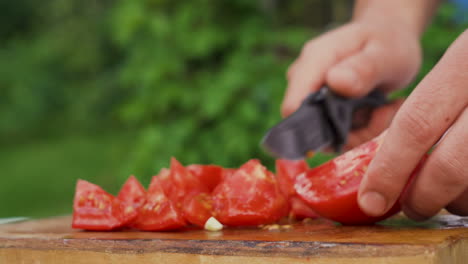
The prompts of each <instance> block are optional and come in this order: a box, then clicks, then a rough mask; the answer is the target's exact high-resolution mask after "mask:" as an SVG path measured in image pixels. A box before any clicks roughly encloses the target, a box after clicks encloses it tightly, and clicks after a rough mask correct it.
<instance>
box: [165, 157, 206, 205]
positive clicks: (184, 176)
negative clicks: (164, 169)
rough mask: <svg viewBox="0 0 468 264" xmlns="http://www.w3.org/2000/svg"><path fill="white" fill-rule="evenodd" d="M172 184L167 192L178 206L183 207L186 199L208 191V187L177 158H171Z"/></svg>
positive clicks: (170, 177) (170, 175)
mask: <svg viewBox="0 0 468 264" xmlns="http://www.w3.org/2000/svg"><path fill="white" fill-rule="evenodd" d="M169 181H170V186H169V187H168V192H166V194H167V196H168V197H169V199H170V200H171V201H172V202H173V203H174V205H175V206H176V207H177V208H182V205H183V203H184V201H185V199H186V198H187V197H189V196H193V195H196V194H198V193H203V192H205V193H208V192H209V190H208V188H207V187H206V186H205V185H203V184H202V182H201V181H200V179H198V178H197V177H195V176H194V175H193V174H192V172H190V171H189V170H188V169H187V168H185V167H184V166H182V164H180V162H179V161H177V160H176V159H175V158H172V159H171V169H170V174H169Z"/></svg>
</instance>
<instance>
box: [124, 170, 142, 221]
mask: <svg viewBox="0 0 468 264" xmlns="http://www.w3.org/2000/svg"><path fill="white" fill-rule="evenodd" d="M117 199H119V200H120V201H121V202H122V203H123V205H125V206H132V207H133V209H135V210H134V211H133V212H132V213H130V214H128V215H127V217H126V219H125V220H124V221H125V222H127V223H129V225H131V222H132V221H133V220H135V219H136V217H137V214H138V213H137V212H138V209H139V208H140V207H141V206H142V205H143V204H144V203H145V201H146V190H145V188H144V187H143V186H142V185H141V183H140V182H139V181H138V180H137V179H136V178H135V176H133V175H131V176H130V177H129V178H128V179H127V181H126V182H125V183H124V185H123V186H122V188H121V189H120V191H119V194H118V195H117Z"/></svg>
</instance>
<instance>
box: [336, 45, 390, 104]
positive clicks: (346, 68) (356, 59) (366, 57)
mask: <svg viewBox="0 0 468 264" xmlns="http://www.w3.org/2000/svg"><path fill="white" fill-rule="evenodd" d="M382 57H383V56H382V55H381V54H378V52H377V50H375V49H374V50H373V49H370V48H369V46H366V47H365V48H364V49H362V50H361V51H360V52H357V53H355V54H354V55H353V56H350V57H348V58H346V59H344V60H343V61H341V62H340V63H338V64H337V65H335V66H334V67H333V68H331V69H330V70H329V71H328V73H327V83H328V84H329V85H330V87H332V89H333V90H334V91H335V92H337V93H339V94H341V95H344V96H350V97H361V96H364V95H366V94H368V93H369V92H370V91H371V90H373V89H374V88H375V87H376V86H377V85H379V84H381V83H382V82H383V81H384V78H385V76H384V74H385V72H387V71H390V69H386V68H387V67H389V66H388V64H386V63H382Z"/></svg>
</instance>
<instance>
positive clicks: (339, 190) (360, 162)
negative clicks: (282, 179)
mask: <svg viewBox="0 0 468 264" xmlns="http://www.w3.org/2000/svg"><path fill="white" fill-rule="evenodd" d="M378 146H379V143H378V142H377V141H369V142H367V143H365V144H363V145H361V146H359V147H357V148H355V149H353V150H351V151H348V152H346V153H344V154H343V155H341V156H338V157H336V158H335V159H333V160H331V161H329V162H327V163H325V164H322V165H321V166H318V167H316V168H314V169H311V170H308V171H307V172H304V173H302V174H300V175H298V176H297V178H296V183H295V185H294V187H295V189H296V192H297V194H298V195H299V197H301V198H302V199H303V200H304V201H305V202H306V203H307V204H308V205H309V206H310V207H311V208H312V209H313V210H314V211H315V212H317V213H318V214H319V215H321V216H323V217H325V218H328V219H331V220H334V221H337V222H340V223H342V224H348V225H363V224H372V223H375V222H378V221H381V220H383V219H385V218H388V217H389V216H391V215H393V214H395V213H397V212H398V211H399V210H400V207H399V204H395V206H394V207H393V208H392V209H390V210H389V212H388V213H387V214H385V215H383V216H380V217H372V216H368V215H366V214H365V213H364V212H363V211H361V209H360V208H359V205H358V202H357V193H358V189H359V184H360V183H361V180H362V176H363V174H364V173H365V171H366V170H367V166H368V165H369V163H370V162H371V160H372V159H373V158H374V156H375V153H376V151H377V149H378Z"/></svg>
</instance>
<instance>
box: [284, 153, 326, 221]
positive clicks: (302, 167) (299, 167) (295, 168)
mask: <svg viewBox="0 0 468 264" xmlns="http://www.w3.org/2000/svg"><path fill="white" fill-rule="evenodd" d="M308 169H309V165H308V164H307V162H305V161H304V160H297V161H295V160H285V159H279V160H276V177H277V179H278V183H279V186H280V189H281V191H282V192H283V194H284V195H285V197H286V198H287V199H288V202H289V208H290V210H289V216H290V217H292V218H295V219H298V220H300V219H304V218H317V217H318V215H317V214H316V213H315V212H314V210H312V208H310V207H309V206H308V205H307V204H306V203H305V202H304V201H302V200H301V199H300V198H299V197H298V196H297V194H296V190H295V189H294V182H295V180H296V177H297V176H298V175H299V174H301V173H303V172H305V171H307V170H308Z"/></svg>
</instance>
